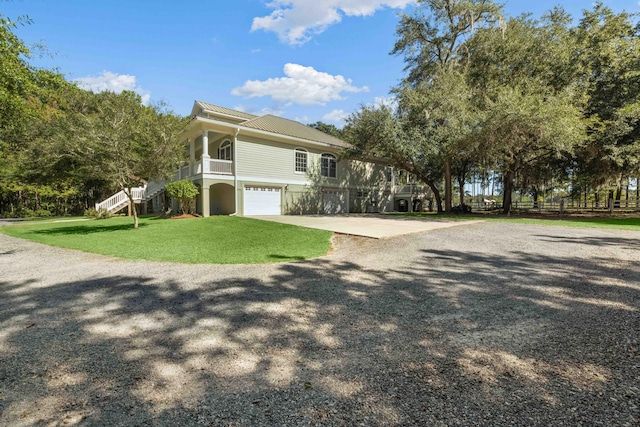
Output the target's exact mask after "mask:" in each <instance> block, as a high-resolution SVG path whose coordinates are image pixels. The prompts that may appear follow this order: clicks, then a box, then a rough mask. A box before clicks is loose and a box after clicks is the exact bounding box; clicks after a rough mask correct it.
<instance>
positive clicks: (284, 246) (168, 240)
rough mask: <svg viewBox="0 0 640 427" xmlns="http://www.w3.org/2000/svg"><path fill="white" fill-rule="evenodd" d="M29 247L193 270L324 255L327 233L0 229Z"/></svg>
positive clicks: (148, 222)
mask: <svg viewBox="0 0 640 427" xmlns="http://www.w3.org/2000/svg"><path fill="white" fill-rule="evenodd" d="M0 232H1V233H4V234H7V235H9V236H13V237H21V238H24V239H28V240H32V241H34V242H39V243H45V244H47V245H53V246H59V247H63V248H69V249H78V250H81V251H85V252H92V253H97V254H102V255H108V256H113V257H118V258H125V259H144V260H150V261H170V262H183V263H194V264H259V263H270V262H281V261H292V260H301V259H306V258H312V257H317V256H320V255H323V254H325V253H327V252H328V251H329V249H330V246H331V242H330V240H331V235H332V233H331V232H329V231H323V230H315V229H310V228H303V227H297V226H293V225H288V224H280V223H275V222H269V221H259V220H256V219H250V218H241V217H227V216H214V217H209V218H194V219H164V218H156V217H142V218H140V228H139V229H138V230H134V229H133V219H131V218H127V217H120V218H111V219H107V220H92V221H82V222H62V223H60V222H58V223H46V224H45V223H40V224H29V225H20V224H17V225H11V226H6V227H1V228H0Z"/></svg>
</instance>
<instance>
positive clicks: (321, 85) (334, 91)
mask: <svg viewBox="0 0 640 427" xmlns="http://www.w3.org/2000/svg"><path fill="white" fill-rule="evenodd" d="M284 74H285V76H286V77H276V78H271V79H267V80H263V81H260V80H248V81H247V82H245V84H244V85H242V86H241V87H237V88H235V89H233V90H232V91H231V94H232V95H236V96H245V97H248V98H257V97H262V96H270V97H271V98H272V99H273V100H274V101H276V102H280V103H285V104H286V105H291V104H293V103H295V104H299V105H325V104H326V103H327V102H329V101H336V100H340V99H343V98H342V95H341V94H342V93H343V92H366V91H368V90H369V88H368V87H366V86H363V87H356V86H353V85H352V84H351V80H350V79H345V78H344V77H343V76H340V75H336V76H333V75H331V74H328V73H323V72H320V71H316V70H315V69H314V68H313V67H304V66H302V65H298V64H285V66H284Z"/></svg>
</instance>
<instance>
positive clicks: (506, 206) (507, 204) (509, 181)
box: [502, 170, 513, 215]
mask: <svg viewBox="0 0 640 427" xmlns="http://www.w3.org/2000/svg"><path fill="white" fill-rule="evenodd" d="M511 193H513V172H512V171H511V170H509V171H508V172H507V173H506V174H505V176H504V198H503V201H502V213H504V214H506V215H509V214H510V213H511Z"/></svg>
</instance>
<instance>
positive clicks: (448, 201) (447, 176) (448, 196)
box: [444, 159, 453, 213]
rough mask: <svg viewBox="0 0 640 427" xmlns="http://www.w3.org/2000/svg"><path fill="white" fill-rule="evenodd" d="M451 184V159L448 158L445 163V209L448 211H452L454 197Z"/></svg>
mask: <svg viewBox="0 0 640 427" xmlns="http://www.w3.org/2000/svg"><path fill="white" fill-rule="evenodd" d="M451 184H452V183H451V159H447V160H446V161H445V163H444V211H445V212H446V213H451V207H452V206H451V201H452V199H453V194H452V185H451Z"/></svg>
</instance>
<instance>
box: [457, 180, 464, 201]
mask: <svg viewBox="0 0 640 427" xmlns="http://www.w3.org/2000/svg"><path fill="white" fill-rule="evenodd" d="M458 185H459V186H460V206H462V205H464V176H458Z"/></svg>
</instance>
